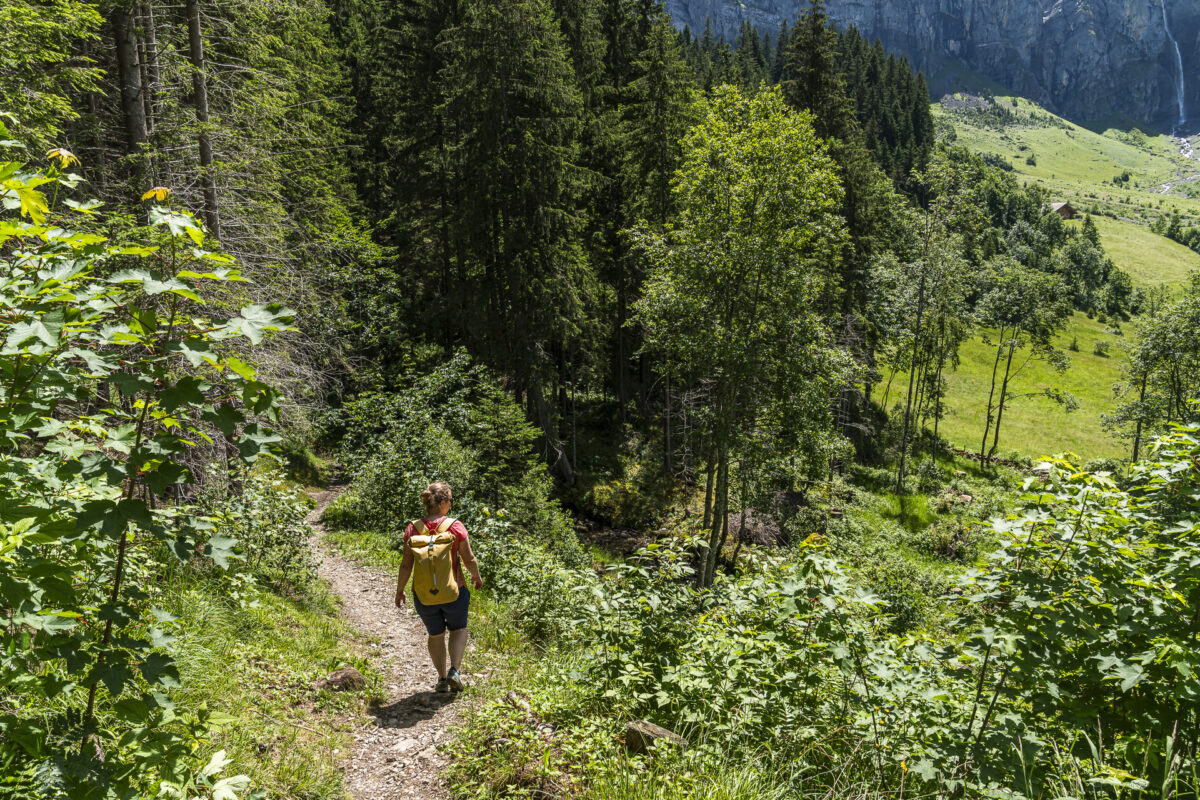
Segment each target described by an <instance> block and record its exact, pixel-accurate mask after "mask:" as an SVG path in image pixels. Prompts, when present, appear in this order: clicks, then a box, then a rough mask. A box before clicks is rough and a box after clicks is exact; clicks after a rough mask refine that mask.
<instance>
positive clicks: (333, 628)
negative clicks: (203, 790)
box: [164, 579, 374, 800]
mask: <svg viewBox="0 0 1200 800" xmlns="http://www.w3.org/2000/svg"><path fill="white" fill-rule="evenodd" d="M246 599H247V605H246V606H245V607H243V606H241V605H240V604H238V603H237V602H235V601H233V600H231V599H229V598H228V597H227V596H224V595H223V593H222V592H221V590H220V589H218V588H217V587H215V586H213V585H210V584H208V583H206V582H205V581H203V580H199V579H191V580H185V581H183V582H180V583H176V584H175V585H174V586H173V587H172V589H171V591H170V592H169V593H168V595H167V597H166V598H164V600H165V602H164V606H165V609H166V610H167V611H169V612H170V613H171V614H173V615H174V616H176V617H178V618H179V619H180V621H181V623H182V626H183V627H182V630H183V631H184V632H183V633H182V635H181V636H180V637H179V638H178V639H176V640H175V642H174V643H173V644H172V646H171V653H172V655H173V656H174V657H175V659H176V662H177V663H178V666H179V671H180V674H181V677H182V679H183V686H184V688H183V689H182V690H180V691H179V692H178V693H177V697H176V699H177V701H178V702H180V703H181V706H182V707H196V706H198V705H200V704H204V705H205V706H207V708H209V709H210V710H212V711H216V712H220V713H221V714H224V715H228V717H229V718H230V720H229V721H227V722H225V723H223V724H221V725H219V726H217V727H215V728H214V729H213V731H212V735H211V740H210V742H209V743H208V744H207V747H208V749H211V750H213V751H216V750H225V751H226V752H227V754H228V755H229V756H230V757H231V758H232V759H233V764H232V765H231V767H230V770H231V772H230V774H233V773H235V772H236V773H244V774H246V775H249V776H250V777H251V778H252V779H253V780H254V782H255V785H257V786H259V787H261V788H264V789H266V790H267V791H268V793H269V795H270V796H271V797H273V798H297V799H299V798H304V800H325V798H328V799H329V800H341V799H342V798H343V797H344V796H345V795H344V791H343V788H342V772H341V769H340V764H341V762H342V760H343V759H344V758H345V757H346V756H347V755H348V754H349V752H350V746H351V744H352V742H351V739H350V736H351V732H350V731H349V730H348V728H347V725H346V719H347V717H350V718H353V717H354V716H356V715H357V714H359V713H361V711H362V708H363V703H364V702H365V701H366V700H367V699H369V697H370V692H368V693H366V694H365V695H364V694H346V695H335V694H331V693H328V692H316V691H313V690H312V688H311V686H312V684H313V682H315V681H316V680H317V679H318V678H320V677H322V676H323V675H325V674H327V673H328V672H329V671H331V670H333V669H336V668H338V667H341V666H347V665H351V666H355V667H357V668H358V669H360V670H361V671H363V672H364V674H366V675H367V676H368V680H369V681H372V679H373V677H374V676H373V673H372V670H371V668H370V666H369V665H368V664H367V662H366V661H365V659H363V658H362V657H361V656H360V655H358V654H356V653H355V652H353V650H352V649H351V647H350V645H349V643H348V640H349V638H350V635H351V632H350V631H349V629H348V627H347V625H346V623H345V622H344V621H343V620H342V619H341V618H340V617H339V616H338V614H337V610H336V603H335V601H334V599H333V598H332V597H331V596H330V595H329V594H328V592H327V591H326V590H325V589H324V588H323V587H322V586H319V585H317V586H313V587H312V588H311V589H310V591H309V594H308V596H307V597H305V598H303V599H284V598H282V597H279V596H277V595H274V594H271V593H266V592H262V593H255V594H254V595H252V596H251V597H248V598H246ZM372 682H373V683H374V681H372Z"/></svg>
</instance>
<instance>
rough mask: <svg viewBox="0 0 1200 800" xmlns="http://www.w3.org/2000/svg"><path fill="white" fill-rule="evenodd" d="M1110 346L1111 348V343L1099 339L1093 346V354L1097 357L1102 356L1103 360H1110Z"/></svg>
mask: <svg viewBox="0 0 1200 800" xmlns="http://www.w3.org/2000/svg"><path fill="white" fill-rule="evenodd" d="M1109 346H1110V344H1109V342H1106V341H1103V340H1101V339H1097V340H1096V343H1095V344H1094V345H1092V352H1093V353H1095V354H1096V355H1098V356H1100V357H1101V358H1108V349H1109Z"/></svg>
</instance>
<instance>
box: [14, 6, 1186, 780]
mask: <svg viewBox="0 0 1200 800" xmlns="http://www.w3.org/2000/svg"><path fill="white" fill-rule="evenodd" d="M0 31H2V33H0V42H2V43H3V48H2V52H0V192H2V195H0V196H2V198H3V203H4V206H3V210H2V211H0V265H2V266H3V270H2V271H0V304H2V306H3V311H0V328H2V331H0V332H2V334H3V347H2V348H0V431H2V432H3V434H4V435H3V441H2V442H0V484H2V485H3V487H4V492H3V500H2V501H0V626H2V627H0V798H14V799H16V798H21V799H22V800H24V799H25V798H122V799H126V798H151V797H174V798H212V800H231V799H236V798H261V797H267V796H271V797H294V798H341V797H346V796H348V795H347V794H346V792H347V791H348V787H349V784H348V783H347V781H349V780H350V777H349V776H350V775H351V773H352V772H353V769H351V770H347V768H346V766H347V762H346V761H345V759H347V758H355V757H357V756H356V755H354V754H355V753H357V752H359V751H361V750H364V749H367V745H365V744H355V743H354V741H353V740H347V739H341V738H337V737H345V736H349V735H351V733H353V731H355V730H357V729H355V728H353V726H354V725H356V724H357V723H355V722H353V720H354V719H355V718H361V717H362V716H363V714H364V713H374V714H375V715H376V716H377V717H383V716H386V715H381V714H379V713H377V712H378V709H379V708H380V707H381V706H387V704H388V702H390V701H389V700H388V698H387V695H388V692H389V689H388V688H387V687H388V683H389V681H390V680H392V678H390V677H388V676H389V675H390V674H391V673H388V672H387V671H386V670H387V668H386V667H385V666H383V665H382V662H380V661H379V660H378V659H373V658H372V656H373V654H376V650H375V649H372V648H373V647H374V645H368V644H365V643H362V642H358V640H356V639H355V636H356V634H355V633H354V632H353V630H352V629H351V627H349V623H347V622H346V620H345V619H344V618H343V617H344V614H343V611H342V609H343V607H344V606H342V605H339V602H338V600H337V598H336V597H334V596H333V595H332V594H331V592H330V589H329V588H328V584H327V582H326V581H325V580H324V579H323V578H321V577H319V576H318V572H317V571H318V562H319V561H321V560H322V559H323V558H324V559H325V560H326V561H329V562H337V563H345V564H353V565H358V566H359V567H361V568H362V569H364V570H365V569H383V568H386V569H387V570H389V571H390V573H391V574H392V575H394V573H395V569H396V566H397V565H398V563H399V562H398V553H397V549H398V540H399V537H400V535H401V534H402V533H403V531H404V527H405V523H406V522H407V521H408V520H410V519H415V518H417V517H419V516H420V514H421V505H420V503H419V501H418V495H419V494H420V492H421V490H422V489H423V488H424V487H425V486H426V485H427V484H428V483H430V482H431V481H434V480H444V481H447V482H449V484H450V485H451V486H453V487H454V489H455V507H454V508H455V512H454V513H455V515H456V516H457V517H459V518H461V519H462V520H463V521H464V522H465V523H466V525H467V527H468V528H469V529H470V530H471V532H472V538H473V541H474V542H475V544H474V547H475V550H476V552H477V553H478V554H479V559H480V562H481V564H482V569H483V572H484V575H485V577H486V588H485V589H484V590H482V591H481V594H480V596H481V598H482V599H481V600H480V601H479V602H480V603H481V604H482V605H481V609H480V611H479V612H478V616H477V617H475V619H476V620H479V621H476V622H473V623H472V626H473V627H472V636H473V642H474V643H473V645H472V646H473V650H472V653H471V655H470V656H469V658H470V659H473V660H472V662H471V663H472V664H477V665H480V667H479V669H478V672H479V673H480V674H487V675H488V676H489V677H488V678H487V679H486V680H485V681H481V686H480V687H479V691H478V693H476V694H475V695H474V696H475V697H476V698H477V699H476V700H474V701H472V702H471V704H470V707H469V709H468V710H466V711H463V712H462V713H463V715H464V716H463V718H462V720H460V723H459V724H458V725H457V727H456V728H455V729H454V731H453V733H452V734H448V735H451V736H452V737H453V741H452V742H450V743H449V744H448V749H449V750H450V751H452V752H453V753H455V754H456V755H455V757H453V758H451V759H450V763H449V767H448V770H447V771H446V772H445V781H446V782H447V783H446V786H448V787H449V790H450V791H451V792H453V795H454V796H457V797H481V798H482V797H489V798H501V797H555V798H557V797H562V798H568V797H571V798H597V799H598V798H661V799H662V800H667V799H668V798H680V799H682V798H698V797H719V798H731V800H732V798H745V800H752V799H757V798H784V797H800V796H803V797H809V796H811V797H823V798H835V797H843V796H845V797H850V796H854V797H884V796H888V797H903V796H904V795H905V794H906V793H907V794H915V795H922V796H933V795H937V796H945V797H968V796H969V797H983V796H988V797H1001V796H1002V797H1028V798H1042V797H1045V798H1052V797H1080V798H1082V797H1089V798H1091V797H1096V798H1100V797H1105V798H1107V797H1113V798H1116V797H1124V796H1135V795H1145V796H1150V797H1162V798H1166V797H1180V798H1184V797H1194V796H1196V792H1197V790H1198V789H1197V787H1198V786H1200V774H1198V772H1197V770H1200V760H1198V758H1197V745H1198V742H1200V739H1198V737H1197V730H1200V719H1198V714H1197V711H1198V708H1200V679H1198V677H1197V676H1198V674H1200V673H1198V670H1200V662H1198V658H1200V656H1197V654H1196V652H1195V642H1196V636H1197V634H1198V633H1200V613H1198V612H1197V608H1198V605H1197V604H1198V603H1200V571H1198V566H1197V565H1200V550H1198V549H1197V547H1198V545H1197V542H1196V541H1195V540H1194V537H1195V536H1196V533H1197V530H1200V528H1198V527H1197V516H1196V515H1197V510H1198V509H1197V498H1198V497H1200V494H1197V491H1196V483H1197V481H1198V480H1200V461H1198V460H1197V459H1198V458H1200V429H1198V428H1197V427H1196V424H1197V423H1196V420H1195V417H1196V405H1195V401H1196V398H1197V396H1198V395H1200V385H1197V383H1198V381H1200V378H1197V376H1200V333H1198V332H1200V276H1194V277H1193V279H1192V280H1191V282H1190V283H1188V284H1187V285H1184V286H1181V287H1178V289H1177V290H1176V291H1167V290H1163V291H1150V290H1146V289H1144V288H1142V287H1135V285H1134V283H1133V280H1132V279H1131V278H1130V276H1129V275H1127V274H1126V273H1125V272H1123V271H1122V270H1121V269H1120V268H1118V267H1117V266H1116V265H1115V264H1114V263H1113V261H1112V260H1111V259H1110V258H1109V256H1108V255H1107V254H1106V252H1105V250H1104V247H1103V243H1102V240H1101V237H1100V234H1099V233H1098V231H1097V227H1096V225H1095V224H1094V223H1093V221H1092V220H1091V219H1090V218H1085V219H1084V220H1082V222H1081V223H1079V224H1068V222H1066V221H1065V220H1064V219H1063V218H1062V217H1061V216H1059V215H1058V214H1057V213H1054V212H1053V211H1052V210H1051V207H1050V201H1051V200H1052V199H1053V198H1051V197H1050V196H1049V195H1048V194H1047V193H1046V191H1045V190H1044V189H1042V188H1039V187H1038V186H1037V185H1036V184H1033V183H1022V182H1021V181H1020V180H1018V178H1017V177H1016V176H1015V175H1014V174H1013V173H1012V171H1011V170H1006V169H1002V168H1000V167H998V166H996V165H995V164H994V163H991V162H992V161H994V159H988V158H985V157H983V156H980V155H978V154H975V153H972V152H970V151H969V150H967V149H966V148H964V147H961V146H957V145H956V144H955V143H954V142H953V140H952V138H951V137H946V136H939V131H938V129H937V128H935V125H934V122H933V117H932V115H931V112H930V103H929V101H930V98H929V96H928V89H927V86H926V83H925V79H924V77H923V76H922V75H920V74H918V73H915V72H914V71H913V70H912V68H911V67H910V65H909V63H908V62H907V61H905V60H904V59H902V58H898V57H895V56H893V55H891V54H889V53H887V52H886V51H885V50H884V48H883V47H882V45H880V44H879V43H878V42H869V41H868V40H866V39H865V38H864V37H863V36H862V35H861V34H860V33H859V32H858V31H856V30H854V29H850V30H845V31H839V30H835V29H834V28H833V27H832V26H831V25H830V24H829V22H828V20H827V19H826V16H825V11H824V7H823V3H822V2H821V0H810V2H809V3H808V4H806V7H805V8H804V10H803V12H802V13H801V14H800V15H799V16H798V17H797V18H796V19H795V20H794V21H793V22H792V23H791V24H790V25H784V26H783V27H782V28H781V29H780V30H778V31H769V32H766V31H757V30H754V29H753V28H752V27H749V26H745V27H743V29H742V31H741V33H740V35H739V37H738V39H737V41H735V42H725V41H721V40H718V39H716V38H715V37H714V36H713V34H712V31H711V28H710V29H707V30H705V31H703V32H701V33H700V34H699V35H696V34H695V32H693V31H690V30H688V29H686V28H684V29H683V30H681V31H680V30H676V28H675V27H674V26H673V25H672V22H671V20H670V19H669V18H668V17H667V16H666V14H665V13H664V11H663V10H662V8H661V5H660V3H659V2H658V0H409V1H408V2H402V3H395V2H384V1H383V0H331V1H330V2H329V3H327V4H326V3H321V2H315V3H314V2H310V3H296V2H292V0H282V2H271V3H268V2H263V0H231V1H230V2H226V3H220V4H214V3H209V2H205V1H204V0H185V1H184V2H183V3H182V4H165V3H161V2H159V1H158V0H137V1H136V2H126V1H125V0H114V1H113V2H106V3H101V4H92V3H89V2H84V0H0ZM1006 166H1007V165H1006ZM1159 227H1161V228H1163V230H1164V231H1165V235H1167V236H1169V237H1170V238H1173V239H1176V240H1177V241H1181V242H1184V243H1187V244H1188V245H1189V246H1193V247H1195V246H1196V245H1195V242H1194V241H1192V240H1193V239H1195V238H1196V237H1195V236H1193V234H1194V233H1195V231H1194V230H1183V229H1181V228H1180V224H1179V220H1178V218H1176V219H1174V220H1172V221H1170V222H1168V221H1167V220H1164V221H1163V222H1162V223H1160V224H1159ZM1076 312H1078V313H1080V314H1085V315H1087V316H1088V317H1089V318H1090V317H1097V318H1102V319H1105V320H1110V321H1111V322H1112V324H1114V325H1117V326H1119V324H1120V323H1122V322H1128V323H1130V326H1131V330H1133V331H1135V333H1133V334H1132V335H1131V336H1130V337H1129V344H1128V347H1127V348H1126V350H1127V352H1126V353H1124V355H1123V358H1124V363H1125V374H1124V379H1123V380H1122V382H1121V384H1120V385H1119V386H1116V387H1114V391H1116V392H1117V393H1118V395H1119V398H1120V404H1119V408H1118V409H1117V411H1116V412H1115V413H1113V414H1111V415H1109V416H1108V417H1106V418H1105V420H1104V424H1105V426H1106V428H1107V429H1108V430H1109V431H1110V432H1111V434H1112V435H1113V436H1114V437H1117V438H1118V439H1119V440H1120V441H1122V442H1123V443H1126V442H1127V443H1128V448H1129V458H1128V459H1125V460H1120V461H1118V460H1110V461H1104V462H1100V461H1091V462H1089V461H1087V455H1088V454H1082V455H1083V458H1081V457H1080V456H1076V455H1074V454H1060V455H1055V456H1053V457H1050V454H1043V453H1015V454H1014V453H1013V452H1011V449H1010V448H1007V447H1006V446H1005V441H1006V440H1005V438H1004V431H1006V430H1007V429H1006V428H1005V427H1004V425H1005V422H1006V412H1008V411H1010V410H1011V409H1012V408H1013V406H1014V404H1020V403H1022V402H1026V401H1028V400H1029V399H1030V398H1031V397H1034V396H1036V397H1039V398H1043V399H1047V400H1049V401H1050V402H1052V403H1053V404H1054V405H1055V407H1056V408H1058V409H1060V410H1059V412H1058V413H1059V414H1061V416H1057V415H1056V416H1055V418H1053V419H1047V420H1046V421H1045V425H1046V426H1056V425H1066V424H1069V421H1070V419H1071V418H1070V417H1069V416H1068V412H1074V411H1075V410H1076V409H1077V406H1078V403H1077V401H1076V399H1075V398H1074V397H1072V396H1071V394H1070V393H1069V392H1067V391H1065V390H1063V389H1061V388H1059V387H1055V386H1046V385H1035V383H1034V382H1033V381H1032V380H1030V379H1029V377H1028V374H1029V370H1030V369H1031V365H1035V364H1036V365H1048V366H1049V367H1050V368H1051V369H1052V371H1054V372H1055V373H1057V374H1062V373H1065V372H1066V371H1067V370H1069V369H1071V368H1072V363H1071V357H1070V353H1071V351H1070V349H1068V348H1064V347H1062V346H1061V343H1060V341H1059V339H1060V336H1061V334H1062V332H1063V331H1064V330H1065V329H1066V326H1067V325H1068V323H1069V322H1070V320H1071V319H1072V316H1073V314H1075V313H1076ZM967 343H973V344H979V345H981V346H983V347H984V348H985V349H986V353H987V361H988V372H987V374H986V377H985V379H984V381H983V384H982V385H983V388H982V389H981V390H979V392H978V396H977V397H975V398H974V400H975V401H976V404H975V405H974V406H973V407H972V408H971V409H969V410H965V409H958V410H956V409H951V408H949V407H948V405H947V403H946V396H947V386H948V382H949V380H950V379H951V377H952V376H953V375H954V373H955V371H956V370H957V369H958V367H959V365H960V358H961V352H962V350H963V348H964V346H965V345H966V344H967ZM952 413H959V414H967V413H970V414H972V415H973V417H972V419H974V420H975V421H976V422H977V424H976V425H975V430H976V431H977V433H976V434H975V436H974V437H973V438H972V441H967V442H950V441H947V440H946V439H945V437H943V436H942V435H941V434H940V432H939V425H940V423H941V422H942V421H943V420H944V419H946V417H947V415H949V414H952ZM973 424H974V423H973ZM1037 456H1046V458H1044V459H1042V460H1041V461H1038V462H1034V461H1033V460H1031V458H1030V457H1037ZM331 487H332V488H331ZM318 489H319V490H321V491H322V494H321V495H320V496H321V497H323V498H325V499H324V501H323V502H322V504H321V506H320V507H319V509H318V511H323V512H324V514H323V520H324V525H325V527H326V530H324V532H323V533H322V534H321V535H315V534H314V533H313V530H312V528H311V527H310V526H309V524H307V523H306V522H305V515H306V514H307V513H308V511H309V509H310V508H311V507H312V505H313V501H312V500H311V499H310V494H312V493H314V492H316V491H317V490H318ZM306 492H307V493H306ZM330 501H331V502H330ZM326 504H328V507H327V508H326ZM364 591H365V590H364ZM343 599H345V598H343ZM382 611H383V609H380V613H381V614H382ZM352 642H358V643H357V644H351V643H352ZM483 665H486V670H485V669H483ZM351 666H352V667H354V668H355V669H356V670H360V671H361V673H362V674H363V675H366V678H365V680H366V682H367V685H368V689H367V691H366V693H365V694H364V695H363V696H362V697H358V696H355V695H354V694H352V693H341V692H336V691H331V690H330V689H329V684H328V682H326V683H324V684H321V685H320V686H317V685H314V684H313V682H312V681H313V678H316V677H319V676H320V675H324V674H325V673H327V672H329V671H330V670H331V669H335V668H344V667H351ZM416 668H417V666H416V665H415V664H414V665H412V667H411V669H413V670H415V669H416ZM238 676H240V677H238ZM360 677H361V676H360ZM392 688H393V689H394V688H395V687H394V686H393V687H392ZM418 705H421V704H420V703H418ZM421 707H422V708H425V705H421ZM414 708H415V706H414ZM422 713H424V712H422ZM631 721H638V722H640V723H649V722H653V723H656V724H657V725H661V726H665V727H666V728H669V729H670V730H669V731H663V733H664V734H669V735H666V736H665V737H664V738H663V741H661V742H660V743H659V744H657V745H654V746H646V747H644V748H642V749H641V750H640V751H639V750H638V749H637V748H633V747H632V745H631V744H630V741H631V739H632V735H631V734H630V733H629V732H628V729H627V728H626V727H625V726H626V725H627V723H629V722H631ZM348 726H349V728H348ZM348 729H349V730H350V731H351V733H347V730H348ZM672 732H673V733H672ZM353 736H354V737H358V734H357V733H353ZM338 742H340V743H341V744H338V745H337V746H335V744H334V743H338ZM346 742H349V743H348V744H347V743H346ZM422 747H424V745H422ZM343 749H345V750H346V751H348V752H349V754H350V755H347V752H343ZM431 749H432V747H431ZM427 752H429V751H423V754H422V757H425V753H427ZM414 757H415V753H414ZM402 758H403V759H408V758H409V757H408V756H402ZM431 758H432V757H431ZM350 763H353V762H350ZM388 763H390V762H388ZM410 789H411V787H410ZM394 791H395V793H394V794H388V795H383V794H377V795H373V796H379V797H384V796H387V797H391V796H396V797H401V796H411V792H409V794H404V793H402V792H401V790H400V789H399V788H396V789H394ZM359 796H360V797H365V796H367V795H365V794H361V793H360V794H359ZM430 796H438V797H441V796H443V795H442V794H431V795H430ZM445 796H449V795H445Z"/></svg>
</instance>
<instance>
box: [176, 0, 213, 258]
mask: <svg viewBox="0 0 1200 800" xmlns="http://www.w3.org/2000/svg"><path fill="white" fill-rule="evenodd" d="M184 8H185V9H186V12H187V21H188V54H189V58H190V60H191V62H192V93H193V94H194V95H195V104H196V121H197V122H199V123H200V185H201V187H202V189H203V190H204V224H205V225H206V226H207V227H208V232H209V234H210V235H212V236H213V237H214V238H216V239H218V240H219V239H220V238H221V218H220V216H219V215H218V213H217V183H216V181H215V180H214V178H213V170H212V163H213V153H212V139H211V137H210V136H209V131H208V77H207V76H206V75H205V71H204V38H203V36H202V34H201V31H200V2H199V0H184Z"/></svg>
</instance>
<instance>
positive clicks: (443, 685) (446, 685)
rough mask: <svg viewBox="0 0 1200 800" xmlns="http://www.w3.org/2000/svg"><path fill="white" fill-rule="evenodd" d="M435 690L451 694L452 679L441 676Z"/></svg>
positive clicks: (439, 692)
mask: <svg viewBox="0 0 1200 800" xmlns="http://www.w3.org/2000/svg"><path fill="white" fill-rule="evenodd" d="M434 691H435V692H437V693H438V694H449V693H450V681H448V680H446V679H445V678H439V679H438V682H437V687H436V688H435V689H434Z"/></svg>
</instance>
